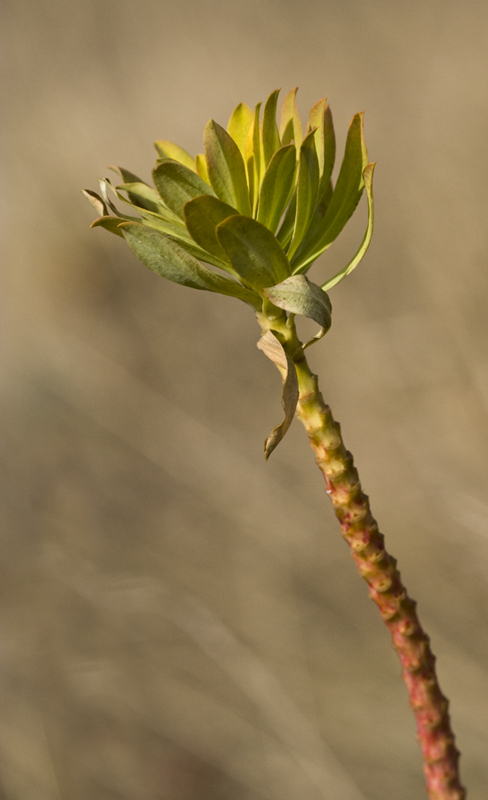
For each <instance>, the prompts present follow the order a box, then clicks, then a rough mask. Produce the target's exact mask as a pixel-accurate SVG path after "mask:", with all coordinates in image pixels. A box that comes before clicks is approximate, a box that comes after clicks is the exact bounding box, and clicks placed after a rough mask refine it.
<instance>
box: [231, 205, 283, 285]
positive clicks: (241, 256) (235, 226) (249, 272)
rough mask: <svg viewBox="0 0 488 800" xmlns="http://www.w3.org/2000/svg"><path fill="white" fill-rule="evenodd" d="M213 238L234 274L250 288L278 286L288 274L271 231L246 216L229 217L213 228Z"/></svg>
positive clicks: (279, 247)
mask: <svg viewBox="0 0 488 800" xmlns="http://www.w3.org/2000/svg"><path fill="white" fill-rule="evenodd" d="M217 239H218V240H219V242H220V244H221V245H222V247H223V249H224V250H225V252H226V253H227V255H228V257H229V260H230V263H231V264H232V266H233V268H234V269H235V271H236V272H237V274H238V275H239V276H240V277H241V278H242V279H243V280H245V281H246V282H247V283H248V284H249V285H250V286H252V287H253V289H257V290H259V289H263V288H265V287H266V286H274V284H275V283H281V281H283V280H284V279H285V278H287V277H288V276H289V275H290V265H289V263H288V259H287V257H286V255H285V253H284V251H283V250H282V248H281V246H280V245H279V243H278V241H277V240H276V239H275V237H274V236H273V234H272V233H271V231H269V230H268V228H266V227H265V226H264V225H261V223H260V222H257V221H256V220H254V219H250V217H244V216H241V215H237V216H234V217H229V218H228V219H226V220H225V221H224V222H221V223H220V225H218V226H217Z"/></svg>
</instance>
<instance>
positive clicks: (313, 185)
mask: <svg viewBox="0 0 488 800" xmlns="http://www.w3.org/2000/svg"><path fill="white" fill-rule="evenodd" d="M318 190H319V164H318V159H317V153H316V150H315V133H314V132H313V131H311V132H310V133H309V134H308V135H307V136H306V137H305V139H304V140H303V144H302V146H301V148H300V159H299V162H298V178H297V210H296V218H295V228H294V230H293V238H292V240H291V243H290V248H289V250H288V258H291V257H292V256H293V254H294V252H295V251H296V249H297V248H298V246H299V244H300V243H301V241H302V239H303V237H304V236H305V233H306V232H307V229H308V226H309V225H310V221H311V219H312V216H313V213H314V211H315V207H316V205H317V199H318Z"/></svg>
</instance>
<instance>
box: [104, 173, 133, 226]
mask: <svg viewBox="0 0 488 800" xmlns="http://www.w3.org/2000/svg"><path fill="white" fill-rule="evenodd" d="M98 185H99V186H100V193H101V195H102V197H103V200H104V202H105V203H106V205H107V206H108V208H109V209H110V211H112V212H113V213H114V214H115V216H116V217H121V219H125V220H130V221H136V222H138V219H137V217H130V216H129V215H128V214H122V213H121V212H120V211H119V210H118V208H117V207H116V206H115V204H114V203H113V202H112V199H111V198H110V196H109V191H110V192H112V193H113V194H114V195H115V197H116V198H120V200H122V201H123V202H124V203H127V205H129V206H131V207H132V208H136V210H137V211H138V212H139V213H140V208H138V207H136V206H133V205H132V203H131V202H130V200H127V199H126V198H125V197H123V195H121V194H119V193H118V192H117V190H116V189H115V188H114V187H113V186H112V184H111V183H110V181H109V179H108V178H103V179H100V180H99V181H98Z"/></svg>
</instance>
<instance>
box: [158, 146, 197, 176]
mask: <svg viewBox="0 0 488 800" xmlns="http://www.w3.org/2000/svg"><path fill="white" fill-rule="evenodd" d="M154 147H155V148H156V150H157V151H158V153H159V156H160V158H172V159H173V161H179V162H180V164H184V165H185V167H187V168H188V169H191V170H193V171H195V160H194V159H193V158H192V157H191V155H190V154H189V153H187V152H186V150H183V148H182V147H180V146H179V145H178V144H173V142H168V140H167V139H158V141H157V142H154Z"/></svg>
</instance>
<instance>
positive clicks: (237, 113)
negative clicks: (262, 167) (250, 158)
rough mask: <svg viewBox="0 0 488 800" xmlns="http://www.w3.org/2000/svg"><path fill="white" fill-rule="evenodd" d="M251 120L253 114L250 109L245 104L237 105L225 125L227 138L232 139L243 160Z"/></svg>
mask: <svg viewBox="0 0 488 800" xmlns="http://www.w3.org/2000/svg"><path fill="white" fill-rule="evenodd" d="M253 119H254V113H253V110H252V108H249V106H248V105H247V104H246V103H239V105H238V106H237V107H236V108H235V109H234V111H233V112H232V115H231V118H230V120H229V124H228V125H227V131H228V133H229V136H232V138H233V139H234V141H235V143H236V145H237V147H238V148H239V150H240V152H241V155H242V157H243V158H245V157H246V139H247V134H248V131H249V128H250V127H251V125H252V121H253Z"/></svg>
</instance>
